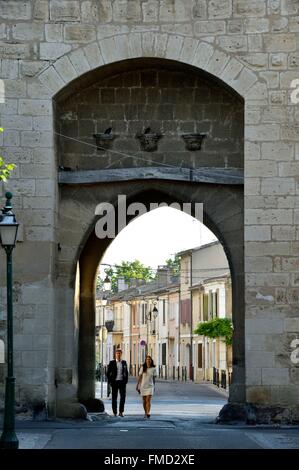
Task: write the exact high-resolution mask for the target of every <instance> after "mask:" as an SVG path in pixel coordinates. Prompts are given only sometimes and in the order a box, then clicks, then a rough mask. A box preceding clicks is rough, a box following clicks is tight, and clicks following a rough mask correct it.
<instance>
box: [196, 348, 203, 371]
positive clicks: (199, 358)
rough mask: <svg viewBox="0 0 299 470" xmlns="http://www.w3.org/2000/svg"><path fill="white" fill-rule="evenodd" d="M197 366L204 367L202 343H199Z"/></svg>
mask: <svg viewBox="0 0 299 470" xmlns="http://www.w3.org/2000/svg"><path fill="white" fill-rule="evenodd" d="M197 348H198V349H197V368H198V369H202V344H201V343H199V344H198V345H197Z"/></svg>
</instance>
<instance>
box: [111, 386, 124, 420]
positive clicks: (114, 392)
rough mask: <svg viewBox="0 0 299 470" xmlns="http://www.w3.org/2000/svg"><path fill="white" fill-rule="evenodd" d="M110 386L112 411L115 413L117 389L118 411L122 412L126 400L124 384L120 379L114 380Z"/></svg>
mask: <svg viewBox="0 0 299 470" xmlns="http://www.w3.org/2000/svg"><path fill="white" fill-rule="evenodd" d="M111 388H112V411H113V413H114V414H115V415H116V414H117V395H118V391H119V394H120V402H119V412H120V413H123V412H124V409H125V401H126V384H125V383H124V382H123V381H122V380H116V381H115V382H114V383H113V384H111Z"/></svg>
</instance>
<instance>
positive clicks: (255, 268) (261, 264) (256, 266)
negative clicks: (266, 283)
mask: <svg viewBox="0 0 299 470" xmlns="http://www.w3.org/2000/svg"><path fill="white" fill-rule="evenodd" d="M271 271H272V258H270V257H266V256H260V257H250V256H247V257H246V260H245V272H247V273H252V272H253V273H257V272H262V273H265V272H271Z"/></svg>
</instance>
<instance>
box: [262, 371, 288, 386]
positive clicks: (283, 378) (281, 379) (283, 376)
mask: <svg viewBox="0 0 299 470" xmlns="http://www.w3.org/2000/svg"><path fill="white" fill-rule="evenodd" d="M289 375H290V370H289V369H288V368H286V367H283V368H278V367H269V368H268V367H267V368H263V369H262V384H263V385H285V386H286V385H288V384H289V380H290V379H289Z"/></svg>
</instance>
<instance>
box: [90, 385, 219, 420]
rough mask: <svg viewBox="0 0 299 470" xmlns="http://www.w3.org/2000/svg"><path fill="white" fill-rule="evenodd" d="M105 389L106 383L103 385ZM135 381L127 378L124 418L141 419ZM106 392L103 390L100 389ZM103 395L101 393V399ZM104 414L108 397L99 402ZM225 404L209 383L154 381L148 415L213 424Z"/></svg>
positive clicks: (140, 401) (139, 398)
mask: <svg viewBox="0 0 299 470" xmlns="http://www.w3.org/2000/svg"><path fill="white" fill-rule="evenodd" d="M104 386H105V387H106V384H104ZM135 387H136V380H135V379H132V378H131V379H130V381H129V383H128V386H127V398H126V406H125V415H126V418H127V419H129V418H130V417H136V416H139V417H141V418H142V417H143V414H144V412H143V407H142V399H141V397H140V395H138V393H137V392H136V390H135ZM100 389H101V386H100V382H97V395H96V396H97V398H100V397H101V395H100ZM104 391H105V392H106V388H105V389H104ZM105 396H106V394H104V397H105ZM103 401H104V403H105V409H106V411H107V413H109V414H112V411H111V397H110V398H109V399H107V398H104V399H103ZM226 401H227V396H226V393H225V392H224V391H223V392H220V391H218V390H217V389H216V387H214V386H213V385H210V384H195V383H193V382H172V381H169V382H167V381H164V380H161V381H157V383H156V393H155V395H154V397H153V399H152V409H151V415H152V419H156V418H159V419H160V418H161V417H163V418H167V419H171V418H173V417H175V418H184V419H186V418H187V417H193V418H196V419H197V420H201V421H205V422H210V423H211V422H213V421H214V419H215V418H216V416H217V415H218V413H219V411H220V410H221V408H222V407H223V406H224V405H225V403H226Z"/></svg>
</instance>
